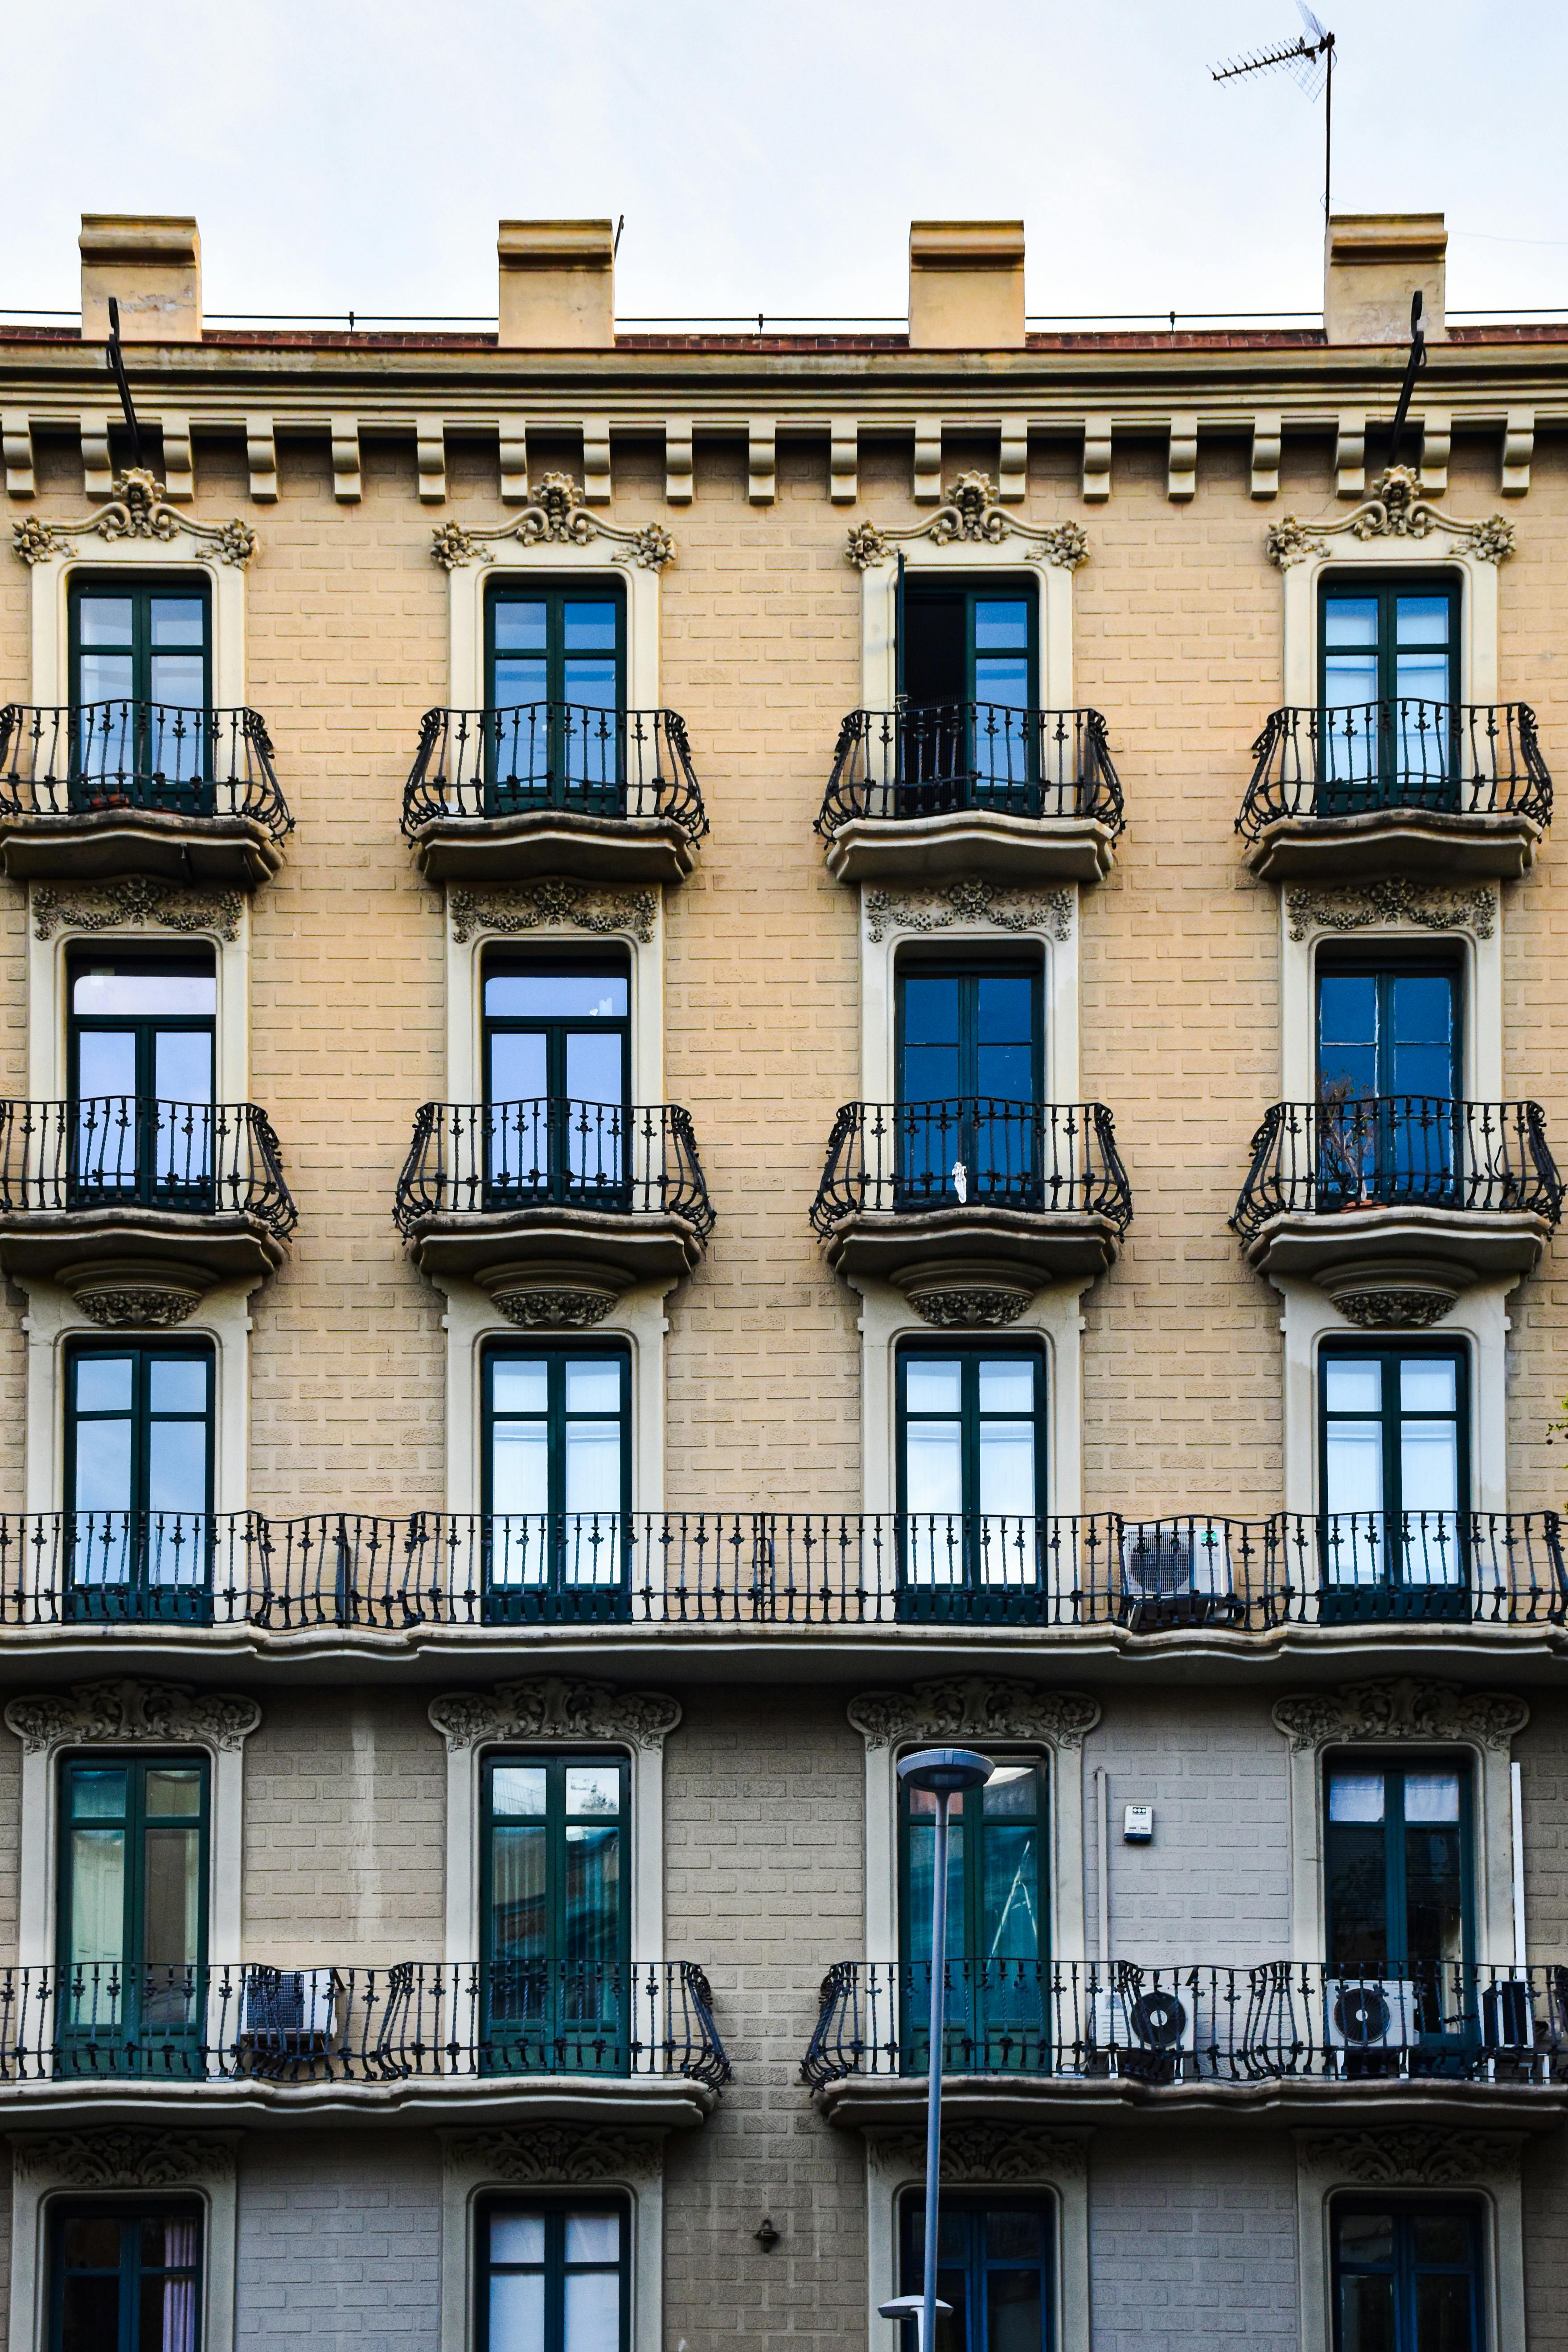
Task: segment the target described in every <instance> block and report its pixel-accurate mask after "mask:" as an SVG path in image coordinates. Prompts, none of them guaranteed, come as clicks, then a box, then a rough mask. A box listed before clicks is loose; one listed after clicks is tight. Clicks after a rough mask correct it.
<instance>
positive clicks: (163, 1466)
mask: <svg viewBox="0 0 1568 2352" xmlns="http://www.w3.org/2000/svg"><path fill="white" fill-rule="evenodd" d="M212 1507H213V1354H212V1349H210V1348H209V1347H207V1346H205V1344H202V1343H200V1342H187V1343H186V1344H185V1345H184V1346H180V1345H178V1344H169V1345H160V1346H149V1347H139V1346H128V1345H123V1344H122V1345H120V1346H113V1345H110V1344H109V1343H107V1342H104V1343H99V1342H94V1343H93V1344H91V1345H89V1346H85V1347H80V1346H79V1347H74V1348H73V1349H71V1351H70V1353H69V1355H68V1357H67V1360H66V1428H65V1509H66V1529H67V1536H68V1555H69V1562H70V1582H69V1586H68V1592H69V1595H70V1603H71V1608H72V1611H73V1613H75V1614H77V1615H81V1616H109V1617H118V1616H132V1615H134V1616H142V1615H154V1616H178V1617H192V1616H196V1615H199V1614H200V1613H201V1612H202V1611H203V1610H204V1608H205V1602H206V1597H207V1587H208V1570H209V1557H210V1554H209V1542H210V1528H209V1518H210V1514H211V1511H212Z"/></svg>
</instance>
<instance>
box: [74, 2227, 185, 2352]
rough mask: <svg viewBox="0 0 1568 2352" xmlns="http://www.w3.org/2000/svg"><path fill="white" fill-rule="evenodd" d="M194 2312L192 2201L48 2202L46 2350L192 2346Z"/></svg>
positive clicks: (171, 2350)
mask: <svg viewBox="0 0 1568 2352" xmlns="http://www.w3.org/2000/svg"><path fill="white" fill-rule="evenodd" d="M201 2311H202V2210H201V2207H200V2206H199V2205H197V2204H195V2203H162V2202H161V2203H158V2204H154V2205H149V2204H147V2203H145V2202H140V2203H136V2204H130V2203H128V2202H127V2201H126V2200H124V2199H123V2198H120V2199H116V2200H114V2202H112V2203H104V2204H92V2205H88V2204H79V2203H72V2204H68V2205H56V2206H54V2207H52V2208H51V2210H50V2213H49V2313H48V2336H47V2342H48V2347H49V2352H201Z"/></svg>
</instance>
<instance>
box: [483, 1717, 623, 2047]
mask: <svg viewBox="0 0 1568 2352" xmlns="http://www.w3.org/2000/svg"><path fill="white" fill-rule="evenodd" d="M630 1831H631V1768H630V1766H629V1765H628V1764H627V1762H626V1759H625V1758H624V1757H617V1756H611V1755H602V1754H601V1755H597V1756H595V1755H580V1756H568V1755H562V1756H542V1755H538V1754H529V1755H513V1756H507V1755H496V1756H489V1757H487V1758H486V1759H485V1763H484V1813H483V1826H482V1832H481V1834H482V1838H483V1848H484V1854H483V1872H482V1879H481V1888H480V1902H481V1905H482V1907H483V1915H484V1916H483V1952H484V2003H485V2028H484V2036H483V2041H484V2047H485V2051H486V2063H487V2065H488V2066H489V2070H490V2071H491V2072H493V2073H496V2074H625V2073H626V2070H627V2068H628V2066H629V2064H630V2046H629V2045H630V2042H631V2039H632V2036H633V2033H634V2031H637V2030H639V2027H647V2024H648V2021H647V2019H643V2020H641V2021H638V2020H637V2019H635V2018H634V2016H633V2013H632V2011H633V2003H632V1997H631V1989H630V1969H629V1965H628V1962H629V1954H630V1948H631V1946H630V1907H629V1857H628V1854H627V1851H626V1847H627V1841H628V1838H629V1836H630ZM642 2038H643V2039H644V2040H645V2041H646V2039H647V2034H646V2032H644V2033H643V2036H642Z"/></svg>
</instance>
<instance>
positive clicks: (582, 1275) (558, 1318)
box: [474, 1258, 630, 1331]
mask: <svg viewBox="0 0 1568 2352" xmlns="http://www.w3.org/2000/svg"><path fill="white" fill-rule="evenodd" d="M474 1280H475V1281H476V1282H477V1283H478V1284H479V1288H480V1289H481V1290H483V1291H486V1292H488V1293H489V1297H491V1298H493V1299H494V1301H495V1303H496V1305H497V1307H499V1308H500V1312H501V1313H502V1314H503V1315H504V1316H505V1317H506V1319H507V1321H508V1322H509V1323H515V1324H516V1325H517V1327H518V1328H519V1329H520V1330H521V1331H591V1330H592V1329H593V1328H594V1326H595V1324H596V1323H602V1322H603V1321H604V1319H605V1316H606V1315H607V1314H608V1313H609V1311H610V1309H611V1307H613V1306H614V1305H615V1303H616V1299H617V1298H618V1297H620V1295H621V1293H622V1291H623V1290H626V1289H627V1288H629V1287H630V1283H629V1280H628V1279H626V1278H623V1276H621V1275H620V1274H619V1273H618V1272H616V1271H615V1270H613V1269H606V1268H605V1267H603V1266H596V1265H592V1264H587V1265H566V1264H562V1265H539V1264H531V1263H530V1262H529V1261H528V1260H527V1259H526V1258H525V1259H523V1260H521V1262H518V1263H513V1262H511V1261H508V1262H507V1263H506V1264H504V1265H489V1266H481V1267H480V1268H479V1271H478V1273H477V1274H476V1275H475V1276H474Z"/></svg>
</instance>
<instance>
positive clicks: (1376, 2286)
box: [1332, 2197, 1483, 2352]
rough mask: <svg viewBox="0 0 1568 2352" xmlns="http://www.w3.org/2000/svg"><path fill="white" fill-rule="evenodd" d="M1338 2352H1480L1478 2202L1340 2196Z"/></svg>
mask: <svg viewBox="0 0 1568 2352" xmlns="http://www.w3.org/2000/svg"><path fill="white" fill-rule="evenodd" d="M1332 2221H1333V2256H1334V2352H1481V2346H1482V2342H1483V2333H1482V2327H1481V2231H1480V2214H1479V2211H1478V2210H1477V2208H1476V2207H1475V2205H1473V2204H1471V2203H1468V2202H1462V2201H1460V2200H1458V2199H1453V2200H1447V2199H1444V2200H1440V2201H1433V2202H1423V2203H1421V2204H1419V2205H1417V2204H1410V2203H1405V2202H1404V2201H1403V2200H1391V2199H1382V2198H1362V2197H1343V2198H1339V2197H1336V2198H1335V2200H1334V2203H1333V2210H1332Z"/></svg>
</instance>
